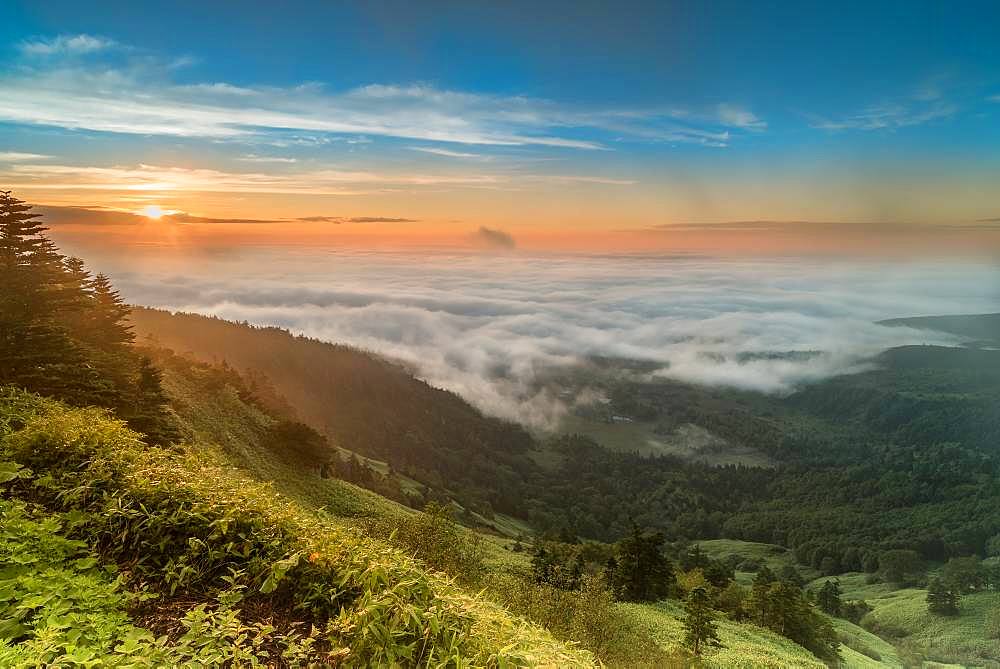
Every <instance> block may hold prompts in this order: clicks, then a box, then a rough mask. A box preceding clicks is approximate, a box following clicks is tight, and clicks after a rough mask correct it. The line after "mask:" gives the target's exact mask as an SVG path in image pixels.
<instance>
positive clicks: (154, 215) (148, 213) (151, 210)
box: [142, 204, 163, 220]
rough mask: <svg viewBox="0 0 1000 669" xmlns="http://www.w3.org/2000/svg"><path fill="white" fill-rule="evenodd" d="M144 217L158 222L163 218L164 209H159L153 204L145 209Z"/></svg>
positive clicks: (143, 211)
mask: <svg viewBox="0 0 1000 669" xmlns="http://www.w3.org/2000/svg"><path fill="white" fill-rule="evenodd" d="M142 215H143V216H145V217H146V218H151V219H153V220H156V219H158V218H160V217H161V216H163V209H161V208H160V207H157V206H156V205H155V204H151V205H149V206H148V207H143V209H142Z"/></svg>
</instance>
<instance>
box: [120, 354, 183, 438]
mask: <svg viewBox="0 0 1000 669" xmlns="http://www.w3.org/2000/svg"><path fill="white" fill-rule="evenodd" d="M169 404H170V400H169V399H168V398H167V394H166V392H164V390H163V373H162V372H161V371H160V370H159V369H158V368H157V367H156V366H155V365H153V361H152V360H150V359H149V358H147V357H145V356H144V357H142V358H140V360H139V378H138V381H137V383H136V394H135V398H134V402H133V407H132V415H130V416H129V417H128V423H129V425H130V426H131V427H132V428H133V429H135V430H137V431H139V432H142V433H143V434H145V435H146V438H147V440H148V441H149V443H151V444H154V445H155V444H168V443H171V442H173V441H176V440H177V439H178V438H179V437H180V433H179V431H178V429H177V426H176V424H175V422H174V419H173V416H172V415H171V413H170V411H169V409H168V406H169Z"/></svg>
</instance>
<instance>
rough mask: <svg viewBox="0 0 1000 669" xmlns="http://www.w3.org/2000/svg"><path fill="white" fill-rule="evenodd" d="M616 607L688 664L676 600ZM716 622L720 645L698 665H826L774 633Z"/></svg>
mask: <svg viewBox="0 0 1000 669" xmlns="http://www.w3.org/2000/svg"><path fill="white" fill-rule="evenodd" d="M620 607H621V609H622V610H623V611H625V612H626V613H627V614H628V615H629V616H631V617H632V618H633V619H635V620H637V621H639V623H640V624H642V625H644V626H645V627H646V628H648V629H649V630H650V633H651V634H652V636H653V638H654V639H656V642H657V643H658V644H659V645H660V646H661V647H662V648H663V649H664V650H665V651H667V652H669V653H674V654H677V657H678V662H679V664H678V665H677V666H692V663H691V660H684V659H682V658H683V655H682V654H681V652H682V642H683V639H684V627H683V624H682V623H681V620H682V619H683V617H684V612H683V609H682V608H681V607H680V605H679V604H678V603H677V602H660V603H658V604H621V605H620ZM717 622H718V624H717V628H718V632H719V639H720V641H721V642H722V647H721V648H716V649H711V650H708V651H706V652H705V653H704V656H703V660H702V664H701V665H700V666H704V667H711V668H716V667H717V668H718V669H786V668H793V667H794V668H802V669H806V668H808V669H823V667H825V666H826V665H825V664H824V663H823V662H821V661H820V660H819V659H817V658H816V656H815V655H813V654H812V653H810V652H809V651H807V650H806V649H804V648H802V647H801V646H799V645H797V644H795V643H794V642H792V641H790V640H788V639H786V638H785V637H783V636H779V635H777V634H775V633H774V632H771V631H769V630H765V629H762V628H760V627H757V626H755V625H748V624H740V623H734V622H731V621H729V620H726V619H724V618H720V619H719V620H718V621H717Z"/></svg>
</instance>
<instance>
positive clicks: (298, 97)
mask: <svg viewBox="0 0 1000 669" xmlns="http://www.w3.org/2000/svg"><path fill="white" fill-rule="evenodd" d="M111 46H117V45H115V43H113V42H111V41H110V40H103V39H102V38H96V37H91V36H87V35H78V36H71V37H67V36H61V37H55V38H51V39H48V40H37V41H34V42H31V43H30V44H28V43H26V44H24V45H22V53H24V54H25V55H26V56H27V55H46V56H50V57H49V58H44V59H37V58H27V59H26V60H25V62H22V63H20V64H19V65H18V66H17V67H15V68H13V69H12V71H11V73H10V74H7V75H6V76H3V77H0V87H2V88H3V90H4V95H3V97H2V98H0V120H6V121H11V122H17V123H25V124H36V125H48V126H56V127H62V128H71V129H80V130H87V131H95V132H113V133H127V134H141V135H160V136H172V137H201V138H213V139H220V140H240V139H242V140H251V139H254V138H256V139H260V138H262V137H263V138H266V137H268V136H271V135H273V134H275V133H277V134H279V135H280V134H282V133H289V132H305V133H319V134H329V135H341V136H343V135H349V136H353V137H362V138H365V137H369V136H371V137H391V138H399V139H408V140H421V141H427V142H442V143H453V144H466V145H483V146H536V147H549V148H564V149H579V150H597V149H608V148H609V147H610V146H611V145H612V144H613V143H614V142H616V141H620V140H621V139H627V140H630V141H670V142H682V143H693V144H703V145H713V146H718V145H723V144H725V143H728V142H729V141H730V140H731V139H732V138H733V136H734V135H733V133H741V132H746V131H759V130H762V129H764V128H765V127H766V123H765V122H764V121H762V120H761V119H759V118H758V117H757V116H755V115H754V114H753V113H752V112H750V111H749V110H744V109H742V108H738V107H735V106H733V105H725V104H724V105H719V106H718V107H717V108H714V109H709V110H707V111H698V110H685V109H672V108H652V109H585V108H581V107H579V106H577V105H568V104H562V103H559V102H556V101H552V100H545V99H539V98H531V97H526V96H503V95H490V94H482V93H469V92H463V91H455V90H445V89H441V88H437V87H435V86H432V85H428V84H410V85H388V84H372V85H367V86H361V87H357V88H354V89H350V90H343V91H332V90H328V89H327V88H326V87H325V86H323V85H322V84H317V83H305V84H301V85H298V86H284V87H279V86H264V85H234V84H232V83H229V82H224V81H205V82H195V83H181V82H179V81H177V80H176V78H175V70H176V69H177V68H176V67H174V66H172V65H171V64H170V63H169V62H159V61H157V60H156V59H154V58H152V57H150V56H148V55H143V56H142V57H137V56H135V55H134V54H132V53H131V52H129V51H128V50H125V49H117V50H115V51H117V53H115V54H114V56H115V57H114V58H109V59H106V60H108V62H104V60H101V56H102V52H106V51H110V50H111V49H110V47H111ZM82 55H90V56H93V59H91V60H88V59H82V58H79V57H78V56H82ZM60 56H64V57H60ZM278 139H279V140H280V139H281V138H280V137H279V138H278ZM415 148H416V150H418V151H424V152H427V153H436V154H438V155H442V156H449V155H450V157H456V158H459V157H461V158H467V157H472V156H473V155H474V154H472V153H469V152H465V151H454V150H451V149H442V148H440V147H434V146H430V147H415ZM449 152H450V153H449Z"/></svg>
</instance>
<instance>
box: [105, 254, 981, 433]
mask: <svg viewBox="0 0 1000 669" xmlns="http://www.w3.org/2000/svg"><path fill="white" fill-rule="evenodd" d="M247 253H254V254H263V256H264V257H261V258H256V257H255V258H247V257H240V258H238V259H233V262H232V263H230V264H227V263H225V262H221V263H218V264H216V265H215V266H213V267H211V268H204V267H198V266H195V265H192V266H191V268H189V269H188V270H186V271H185V272H184V273H176V272H174V273H169V274H167V273H165V274H162V275H157V274H156V273H155V272H150V271H149V270H148V266H147V268H146V269H145V270H144V271H140V270H138V268H136V271H130V268H129V267H127V266H124V265H122V266H119V267H117V268H115V269H113V274H114V278H115V280H116V282H117V283H118V284H119V285H120V286H121V287H122V289H123V292H124V294H125V296H126V298H127V299H129V300H130V301H133V302H135V303H139V304H146V305H151V306H159V307H165V308H169V309H174V310H183V311H193V312H199V313H203V314H214V315H218V316H220V317H223V318H227V319H234V320H247V321H250V322H252V323H260V324H273V325H279V326H283V327H287V328H289V329H291V330H292V331H294V332H297V333H304V334H307V335H310V336H313V337H317V338H319V339H323V340H328V341H335V342H345V343H350V344H353V345H356V346H359V347H362V348H365V349H369V350H372V351H376V352H378V353H381V354H384V355H387V356H390V357H392V358H396V359H400V360H403V361H406V362H407V363H409V364H411V365H412V366H413V367H414V368H415V369H416V370H418V372H419V374H420V375H421V376H422V377H423V378H425V379H426V380H427V381H429V382H430V383H432V384H434V385H437V386H440V387H444V388H447V389H449V390H453V391H455V392H457V393H459V394H461V395H462V396H464V397H466V398H467V399H468V400H469V401H471V402H472V403H474V404H475V405H477V406H479V407H480V408H482V409H483V410H485V411H487V412H489V413H492V414H495V415H499V416H503V417H507V418H512V419H516V420H519V421H522V422H524V423H526V424H528V425H531V426H534V427H551V426H553V425H554V424H555V422H556V421H557V420H558V418H559V416H560V415H561V414H562V413H563V412H564V411H566V406H565V404H564V402H572V399H566V398H559V397H557V394H554V393H552V392H551V391H550V390H549V389H545V388H543V387H542V384H540V383H539V380H540V379H541V378H543V377H544V376H545V375H546V373H547V372H549V371H551V370H552V369H553V367H558V366H563V365H572V364H576V363H579V362H582V361H583V360H585V359H586V358H587V357H588V356H611V357H621V358H629V359H637V360H644V361H651V362H654V363H657V364H658V365H660V367H659V369H658V371H656V372H654V375H658V376H662V377H668V378H673V379H677V380H681V381H685V382H691V383H699V384H706V385H717V386H728V387H735V388H743V389H749V390H756V391H761V392H769V393H785V392H789V391H791V390H793V389H795V388H796V387H798V386H800V385H802V384H806V383H810V382H815V381H818V380H822V379H825V378H829V377H831V376H834V375H837V374H844V373H850V372H852V371H857V370H861V369H864V368H866V366H868V365H870V364H871V363H870V358H871V357H872V356H874V355H876V354H878V353H879V352H881V351H883V350H885V349H887V348H890V347H892V346H898V345H903V344H913V343H936V344H954V343H956V340H955V339H953V338H951V337H948V336H946V335H942V334H936V333H930V332H926V331H918V330H913V329H909V328H890V327H885V326H880V325H876V324H875V321H877V320H880V319H884V318H891V317H899V316H909V315H924V314H941V313H960V312H966V313H975V312H987V311H995V310H996V307H997V304H998V302H1000V299H998V298H1000V271H998V270H997V269H996V268H995V267H989V266H986V265H979V266H976V265H972V264H965V265H945V264H940V263H939V264H925V265H914V264H899V265H886V264H885V263H879V264H876V263H838V264H836V265H834V264H830V265H826V266H822V267H817V266H815V264H809V263H807V262H797V261H790V260H784V261H780V262H779V261H763V260H758V261H742V260H741V261H736V260H721V259H708V258H699V257H692V256H642V257H637V256H554V255H553V256H531V255H527V254H520V253H514V254H500V255H489V254H475V253H469V254H445V253H438V254H434V255H433V256H428V255H426V254H422V255H415V254H404V253H361V252H354V253H345V252H339V251H338V252H334V251H330V250H326V251H310V252H301V253H298V254H297V255H296V256H295V257H294V258H288V257H287V256H282V255H280V254H278V253H275V252H270V251H266V250H260V249H258V250H254V251H249V252H247ZM119 262H120V261H119ZM247 267H266V268H268V270H267V273H266V274H260V273H257V274H255V275H253V276H250V275H248V274H246V271H247V270H246V269H245V268H247ZM100 269H107V268H100ZM788 351H796V352H801V353H803V355H799V356H794V357H791V358H774V357H768V356H767V355H760V354H768V353H778V352H788Z"/></svg>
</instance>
